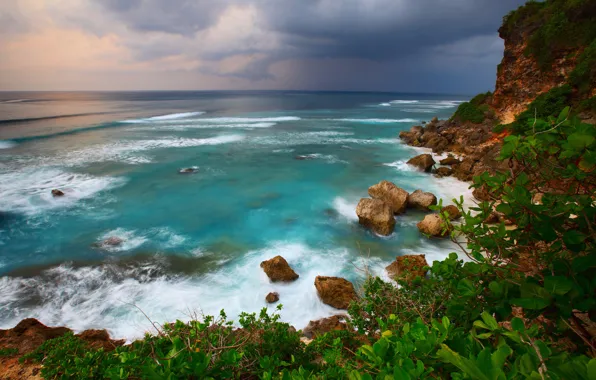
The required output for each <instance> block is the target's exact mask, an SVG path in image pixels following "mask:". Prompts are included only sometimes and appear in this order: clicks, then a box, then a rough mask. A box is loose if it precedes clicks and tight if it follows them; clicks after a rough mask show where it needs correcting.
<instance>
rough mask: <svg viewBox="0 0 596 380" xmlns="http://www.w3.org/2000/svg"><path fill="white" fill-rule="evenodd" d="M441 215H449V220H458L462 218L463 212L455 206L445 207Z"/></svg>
mask: <svg viewBox="0 0 596 380" xmlns="http://www.w3.org/2000/svg"><path fill="white" fill-rule="evenodd" d="M441 213H447V215H449V220H456V219H459V218H461V217H462V214H461V211H459V209H458V208H457V207H455V206H454V205H449V206H445V207H443V208H442V209H441Z"/></svg>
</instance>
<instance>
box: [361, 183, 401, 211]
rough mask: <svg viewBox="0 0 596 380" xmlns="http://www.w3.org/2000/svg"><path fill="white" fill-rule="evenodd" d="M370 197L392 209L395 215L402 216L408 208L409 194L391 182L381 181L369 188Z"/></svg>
mask: <svg viewBox="0 0 596 380" xmlns="http://www.w3.org/2000/svg"><path fill="white" fill-rule="evenodd" d="M368 195H370V196H371V197H372V198H373V199H380V200H381V201H383V202H385V203H386V204H388V205H389V207H391V210H392V211H393V213H394V214H402V213H404V212H405V211H406V207H407V206H408V192H407V191H405V190H404V189H402V188H399V187H397V186H395V184H394V183H392V182H389V181H381V182H379V183H377V184H376V185H374V186H371V187H369V188H368Z"/></svg>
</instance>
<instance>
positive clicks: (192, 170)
mask: <svg viewBox="0 0 596 380" xmlns="http://www.w3.org/2000/svg"><path fill="white" fill-rule="evenodd" d="M198 171H199V168H197V167H194V166H193V167H191V168H184V169H180V170H179V171H178V173H180V174H193V173H197V172H198Z"/></svg>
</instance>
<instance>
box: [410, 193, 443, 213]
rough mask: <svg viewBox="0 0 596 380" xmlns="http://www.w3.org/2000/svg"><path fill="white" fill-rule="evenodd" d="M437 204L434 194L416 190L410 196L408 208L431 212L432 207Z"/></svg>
mask: <svg viewBox="0 0 596 380" xmlns="http://www.w3.org/2000/svg"><path fill="white" fill-rule="evenodd" d="M436 204H437V197H435V195H434V194H433V193H425V192H424V191H422V190H416V191H414V192H413V193H412V194H410V195H409V196H408V207H410V208H416V209H419V210H423V211H430V208H429V207H430V206H434V205H436Z"/></svg>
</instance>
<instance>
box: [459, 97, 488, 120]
mask: <svg viewBox="0 0 596 380" xmlns="http://www.w3.org/2000/svg"><path fill="white" fill-rule="evenodd" d="M452 119H456V120H459V121H461V122H466V121H469V122H472V123H474V124H480V123H482V122H483V121H484V119H485V116H484V112H482V110H481V109H480V108H479V107H478V106H476V105H474V104H472V103H470V102H465V103H462V104H460V105H459V107H457V111H455V114H454V115H453V117H452Z"/></svg>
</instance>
